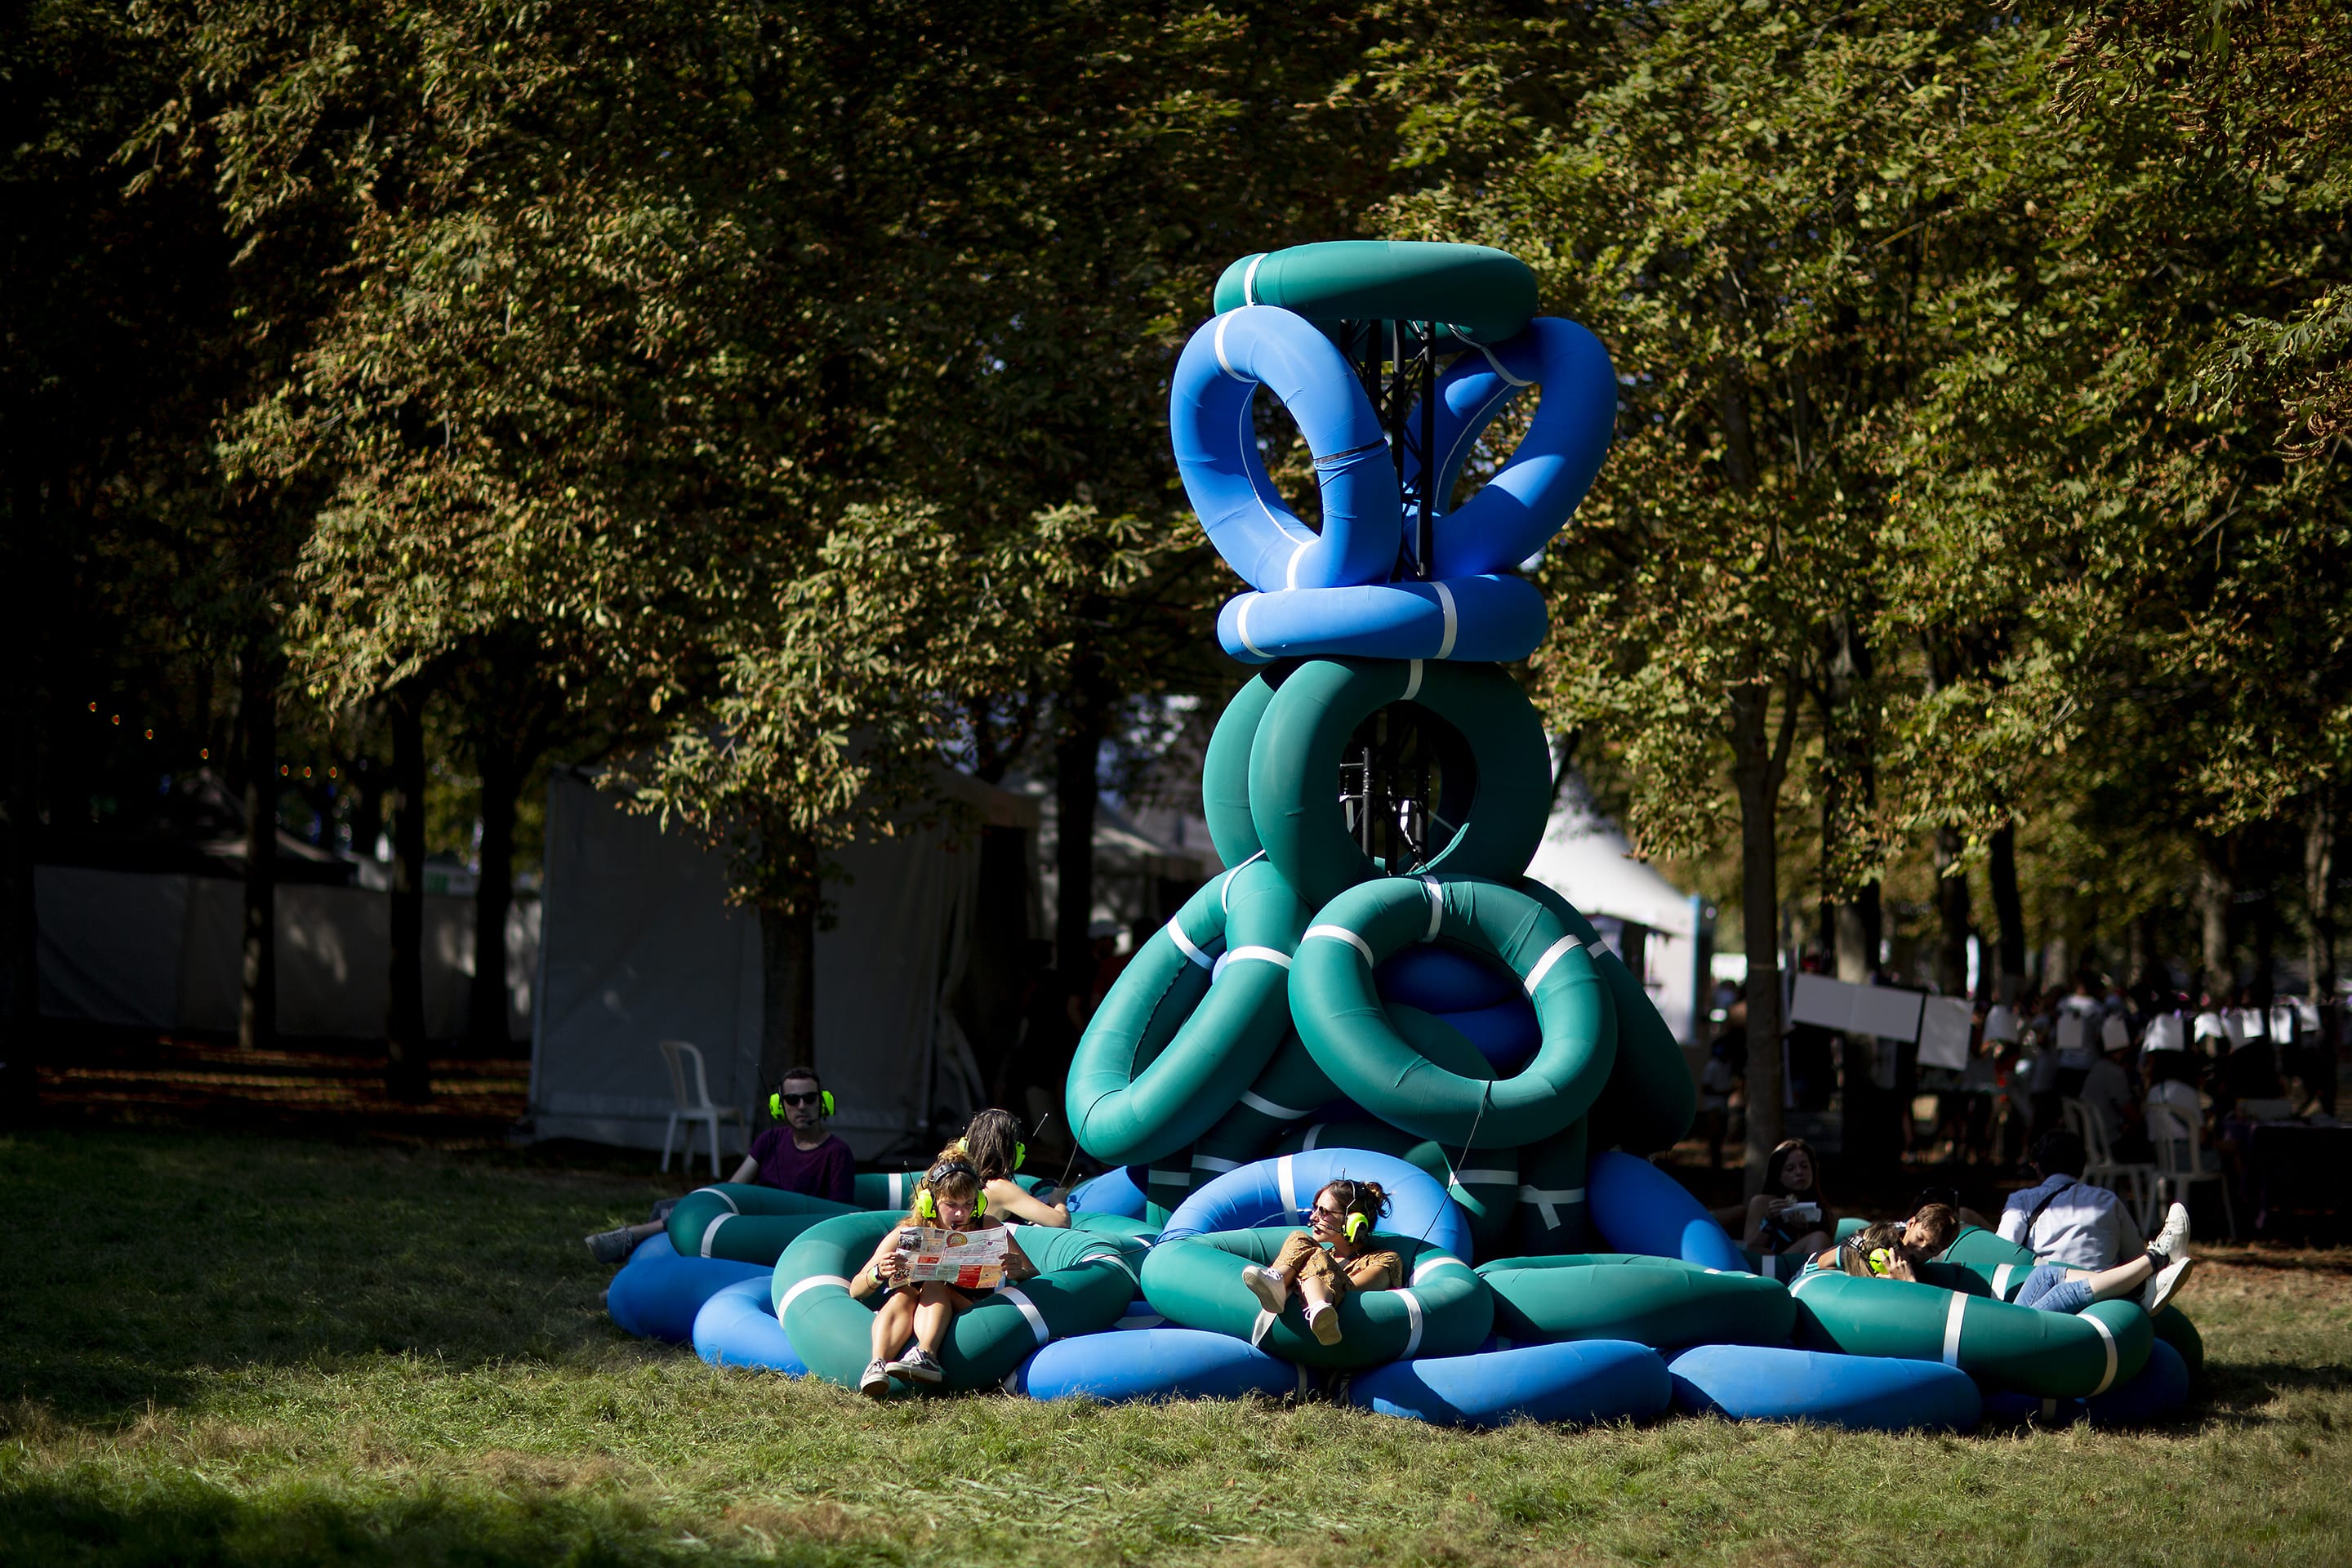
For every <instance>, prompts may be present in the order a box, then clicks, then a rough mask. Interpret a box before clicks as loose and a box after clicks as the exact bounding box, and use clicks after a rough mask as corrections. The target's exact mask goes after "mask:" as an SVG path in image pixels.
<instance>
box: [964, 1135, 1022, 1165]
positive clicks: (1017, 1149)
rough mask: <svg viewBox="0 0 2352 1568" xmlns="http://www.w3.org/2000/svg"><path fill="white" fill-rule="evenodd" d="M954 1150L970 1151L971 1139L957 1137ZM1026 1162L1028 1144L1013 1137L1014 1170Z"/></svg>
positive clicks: (967, 1152)
mask: <svg viewBox="0 0 2352 1568" xmlns="http://www.w3.org/2000/svg"><path fill="white" fill-rule="evenodd" d="M956 1152H957V1153H959V1154H969V1153H971V1140H970V1139H966V1138H959V1139H957V1140H956ZM1027 1163H1029V1145H1028V1144H1026V1143H1024V1142H1021V1141H1020V1140H1019V1139H1015V1140H1013V1169H1014V1170H1016V1171H1017V1170H1019V1169H1020V1168H1021V1167H1022V1166H1024V1165H1025V1164H1027Z"/></svg>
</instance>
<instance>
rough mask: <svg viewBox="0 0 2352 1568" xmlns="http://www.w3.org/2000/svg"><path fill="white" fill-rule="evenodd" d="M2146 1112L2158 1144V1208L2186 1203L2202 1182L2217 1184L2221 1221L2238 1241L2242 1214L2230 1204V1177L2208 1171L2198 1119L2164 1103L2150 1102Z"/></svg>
mask: <svg viewBox="0 0 2352 1568" xmlns="http://www.w3.org/2000/svg"><path fill="white" fill-rule="evenodd" d="M2146 1109H2147V1136H2148V1141H2149V1142H2152V1143H2154V1144H2155V1145H2156V1205H2170V1204H2176V1203H2183V1204H2185V1203H2187V1202H2188V1201H2189V1190H2190V1189H2191V1188H2193V1187H2195V1186H2196V1185H2197V1184H2199V1183H2200V1182H2213V1183H2216V1184H2219V1185H2220V1186H2221V1218H2222V1220H2223V1221H2224V1222H2225V1223H2226V1224H2227V1225H2228V1226H2229V1227H2230V1238H2231V1240H2232V1241H2234V1240H2236V1239H2237V1236H2238V1215H2237V1210H2236V1209H2235V1207H2233V1206H2232V1205H2231V1202H2230V1178H2229V1177H2228V1176H2227V1175H2226V1174H2224V1173H2222V1172H2221V1171H2218V1170H2213V1171H2209V1170H2207V1169H2206V1168H2205V1147H2204V1145H2205V1136H2204V1130H2203V1128H2202V1127H2201V1126H2200V1125H2199V1121H2198V1119H2197V1118H2196V1117H2193V1116H2186V1115H2183V1114H2182V1113H2181V1111H2180V1109H2179V1107H2178V1106H2173V1105H2168V1104H2166V1103H2165V1102H2164V1101H2163V1100H2149V1101H2148V1102H2147V1108H2146ZM2151 1206H2155V1205H2151Z"/></svg>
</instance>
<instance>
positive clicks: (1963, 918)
mask: <svg viewBox="0 0 2352 1568" xmlns="http://www.w3.org/2000/svg"><path fill="white" fill-rule="evenodd" d="M1965 847H1966V845H1965V844H1964V843H1963V841H1962V839H1961V837H1960V830H1959V829H1958V828H1957V827H1938V828H1937V829H1936V913H1937V917H1938V919H1939V929H1938V930H1937V937H1936V989H1937V991H1939V992H1941V993H1942V994H1944V995H1947V996H1965V995H1967V994H1969V874H1968V872H1967V870H1966V869H1965V868H1962V866H1961V864H1960V855H1961V851H1962V850H1963V849H1964V848H1965Z"/></svg>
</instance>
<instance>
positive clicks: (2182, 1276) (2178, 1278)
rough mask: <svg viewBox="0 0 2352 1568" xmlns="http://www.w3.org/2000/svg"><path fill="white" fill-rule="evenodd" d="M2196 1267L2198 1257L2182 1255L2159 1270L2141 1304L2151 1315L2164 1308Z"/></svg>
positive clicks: (2141, 1293) (2141, 1294)
mask: <svg viewBox="0 0 2352 1568" xmlns="http://www.w3.org/2000/svg"><path fill="white" fill-rule="evenodd" d="M2173 1206H2174V1207H2176V1208H2177V1207H2179V1205H2177V1204H2176V1205H2173ZM2196 1267H2197V1259H2195V1258H2189V1257H2186V1256H2180V1257H2176V1258H2174V1259H2173V1260H2172V1261H2171V1262H2170V1263H2168V1264H2167V1265H2166V1266H2165V1267H2164V1268H2160V1269H2158V1271H2157V1274H2156V1277H2155V1278H2154V1279H2150V1280H2149V1281H2148V1282H2147V1286H2146V1288H2145V1289H2142V1290H2141V1291H2140V1297H2139V1304H2140V1305H2141V1306H2143V1307H2145V1308H2147V1314H2148V1316H2149V1317H2151V1318H2152V1317H2154V1316H2156V1314H2157V1313H2158V1312H2160V1311H2162V1310H2164V1304H2165V1303H2166V1302H2167V1301H2169V1300H2172V1296H2173V1292H2175V1291H2176V1290H2179V1289H2180V1287H2181V1286H2182V1285H2183V1284H2184V1283H2186V1282H2187V1281H2188V1279H2189V1270H2190V1269H2192V1268H2196Z"/></svg>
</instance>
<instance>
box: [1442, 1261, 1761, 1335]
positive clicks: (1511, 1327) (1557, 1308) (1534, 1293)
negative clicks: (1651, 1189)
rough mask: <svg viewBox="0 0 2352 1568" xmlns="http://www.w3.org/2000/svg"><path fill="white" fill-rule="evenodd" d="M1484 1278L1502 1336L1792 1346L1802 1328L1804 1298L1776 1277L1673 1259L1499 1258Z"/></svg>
mask: <svg viewBox="0 0 2352 1568" xmlns="http://www.w3.org/2000/svg"><path fill="white" fill-rule="evenodd" d="M1478 1276H1479V1278H1480V1279H1484V1280H1486V1284H1487V1287H1488V1288H1489V1289H1492V1290H1493V1291H1494V1292H1495V1331H1496V1333H1498V1334H1507V1335H1509V1336H1510V1337H1511V1338H1513V1339H1515V1340H1532V1341H1539V1342H1549V1341H1554V1340H1632V1341H1633V1342H1637V1343H1640V1344H1645V1345H1654V1346H1656V1347H1658V1348H1659V1349H1662V1350H1663V1349H1669V1348H1672V1347H1674V1346H1675V1345H1691V1344H1745V1345H1785V1344H1787V1343H1788V1342H1789V1336H1790V1333H1791V1332H1793V1331H1795V1328H1796V1322H1797V1304H1796V1302H1794V1301H1793V1300H1790V1298H1789V1292H1788V1290H1787V1289H1786V1288H1784V1287H1782V1286H1780V1285H1778V1284H1775V1283H1774V1282H1773V1281H1771V1280H1769V1279H1758V1278H1756V1276H1754V1275H1753V1274H1722V1273H1716V1272H1713V1271H1710V1270H1708V1269H1706V1268H1700V1267H1698V1266H1697V1265H1696V1264H1693V1263H1680V1262H1676V1261H1675V1260H1674V1259H1672V1258H1643V1257H1637V1256H1633V1255H1630V1254H1625V1253H1598V1254H1595V1253H1570V1254H1567V1255H1565V1256H1562V1257H1557V1258H1496V1259H1495V1260H1494V1261H1493V1262H1491V1263H1482V1264H1480V1265H1479V1266H1478Z"/></svg>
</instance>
